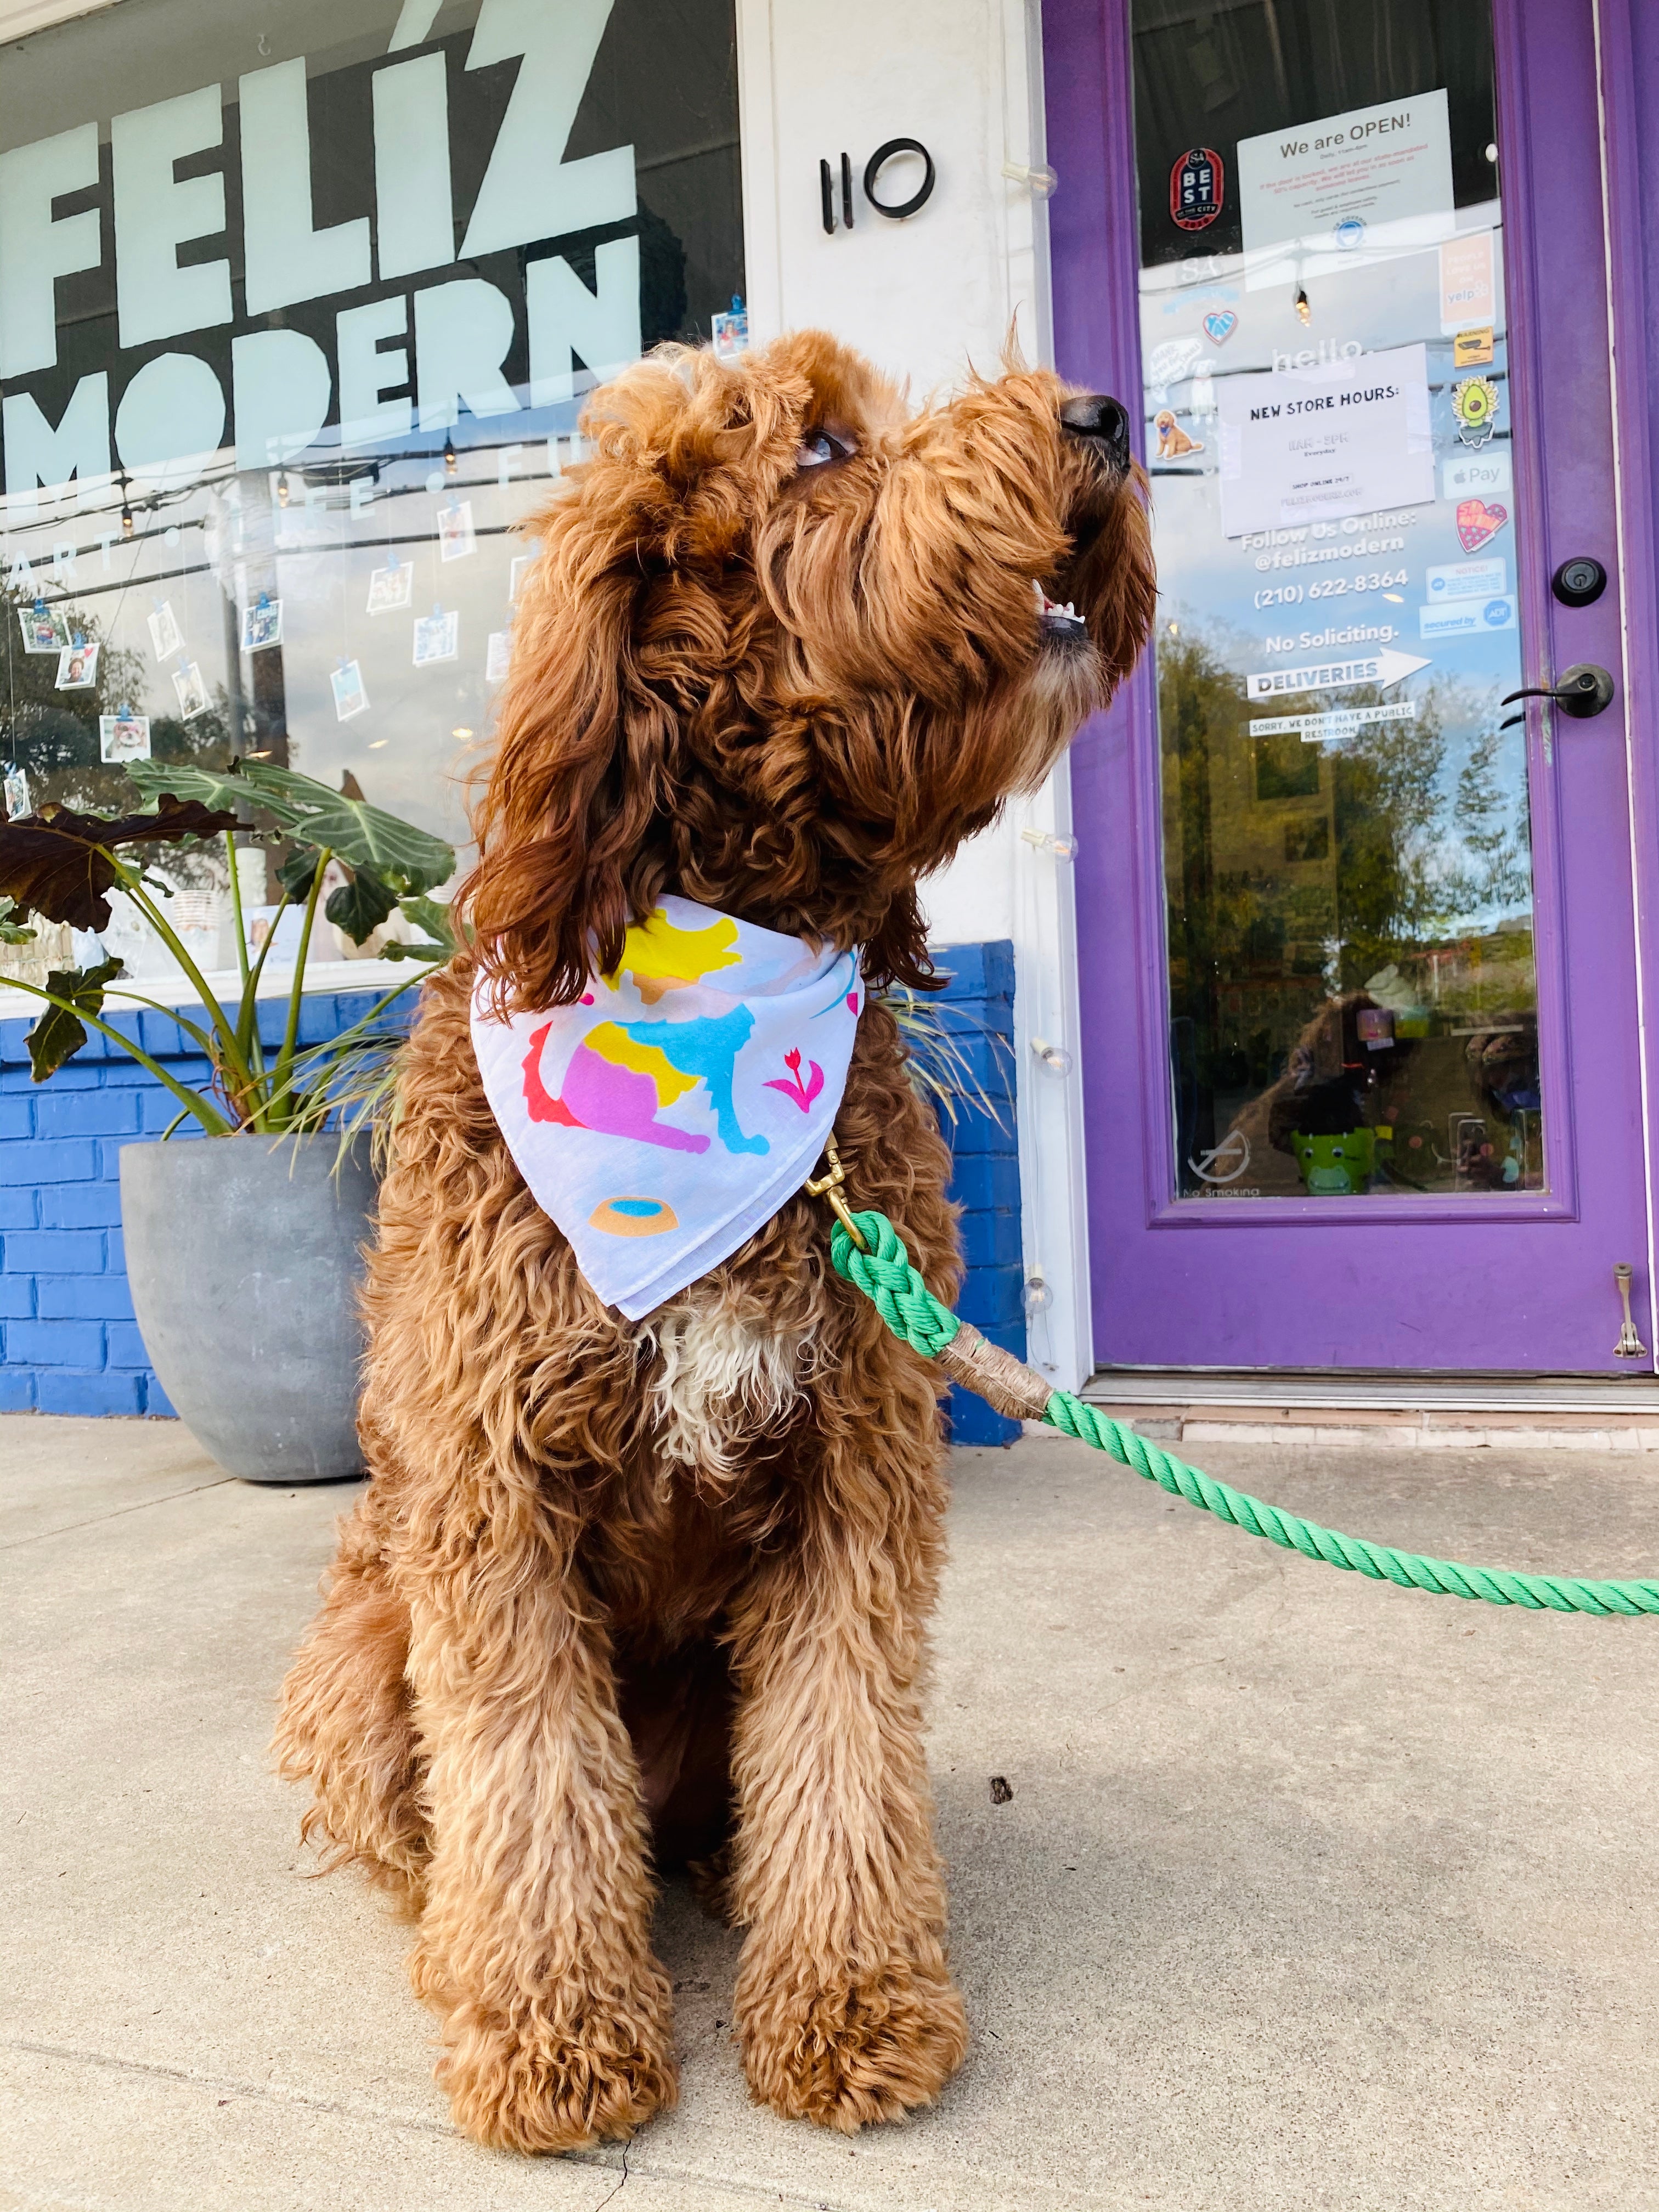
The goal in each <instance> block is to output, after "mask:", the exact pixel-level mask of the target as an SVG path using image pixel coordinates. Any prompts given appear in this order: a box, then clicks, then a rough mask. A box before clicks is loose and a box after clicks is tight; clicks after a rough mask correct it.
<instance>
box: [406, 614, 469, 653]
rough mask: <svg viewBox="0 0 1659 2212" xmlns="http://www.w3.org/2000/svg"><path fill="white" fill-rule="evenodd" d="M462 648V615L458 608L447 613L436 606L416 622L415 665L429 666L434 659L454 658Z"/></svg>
mask: <svg viewBox="0 0 1659 2212" xmlns="http://www.w3.org/2000/svg"><path fill="white" fill-rule="evenodd" d="M460 649H461V617H460V612H459V609H458V608H455V607H451V608H450V609H449V611H448V612H447V613H446V612H445V611H444V610H443V608H442V607H434V609H433V610H432V612H431V613H430V614H429V615H422V616H420V617H418V619H417V620H416V624H415V665H416V668H429V667H430V666H431V665H432V664H433V662H434V661H435V660H453V659H455V657H456V655H457V654H458V653H459V651H460Z"/></svg>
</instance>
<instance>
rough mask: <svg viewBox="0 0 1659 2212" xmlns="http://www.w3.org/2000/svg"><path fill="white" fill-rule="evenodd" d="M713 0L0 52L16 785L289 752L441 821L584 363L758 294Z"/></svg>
mask: <svg viewBox="0 0 1659 2212" xmlns="http://www.w3.org/2000/svg"><path fill="white" fill-rule="evenodd" d="M743 285H744V276H743V247H742V205H741V191H740V178H739V172H738V105H737V74H736V60H735V49H734V40H733V18H732V0H560V4H557V5H546V6H539V5H538V6H530V5H526V4H524V0H462V4H453V0H403V4H402V6H401V8H399V6H398V0H378V4H375V5H373V6H364V5H360V4H356V0H341V4H336V5H332V6H329V7H326V8H325V7H324V6H322V5H320V4H317V0H298V4H295V0H290V4H289V5H287V6H285V7H283V8H282V9H270V8H268V7H265V6H264V5H260V6H258V7H256V6H253V5H251V4H247V0H125V4H124V5H120V6H118V7H115V8H112V9H106V10H105V11H103V12H101V13H100V14H97V15H92V16H88V17H85V18H82V19H81V20H80V21H76V22H73V23H70V24H68V25H65V26H64V27H61V28H59V29H57V30H54V31H51V32H48V33H42V34H40V36H37V37H34V38H31V39H28V40H23V41H21V42H19V43H17V44H15V45H14V46H9V47H7V48H5V49H4V50H3V52H0V385H3V394H4V397H3V410H0V453H3V483H4V487H5V490H4V498H3V503H0V555H3V562H4V568H3V590H4V594H5V602H4V605H3V608H0V611H3V615H4V623H5V645H4V648H3V652H4V658H3V662H0V732H3V758H4V761H5V763H6V764H7V768H8V777H9V805H10V806H11V808H12V811H16V810H17V808H18V807H19V806H21V805H23V804H25V803H27V804H29V805H39V804H40V802H41V801H42V800H43V799H60V800H68V801H73V802H75V803H78V804H82V805H99V806H112V805H121V804H123V803H126V802H130V800H131V795H132V793H131V786H130V785H129V784H128V783H127V781H126V779H125V776H124V775H123V773H122V769H121V765H120V764H121V763H122V761H123V760H125V759H127V758H130V757H133V756H135V755H142V754H144V753H148V754H149V755H150V756H151V757H155V758H161V759H167V758H173V759H185V758H203V759H205V760H209V761H214V762H218V761H222V760H224V759H226V758H228V757H230V756H231V755H232V754H245V755H250V756H257V757H261V758H264V759H268V760H271V761H275V762H277V763H287V764H289V765H291V766H293V767H295V768H297V769H302V770H304V771H305V772H306V773H307V774H308V775H315V776H319V777H321V778H323V779H325V781H329V782H331V783H332V784H335V785H338V784H339V783H340V781H341V779H342V777H343V776H345V775H349V776H350V777H352V778H354V779H355V780H356V786H357V787H358V788H359V790H360V791H361V792H362V794H363V795H364V796H366V797H368V799H371V800H373V801H374V802H376V803H378V804H380V805H386V806H388V807H390V808H392V809H393V810H394V811H398V812H400V813H403V814H405V815H407V816H408V817H410V818H412V819H413V820H414V821H416V822H417V823H421V824H422V825H423V826H425V827H427V828H429V829H435V830H438V831H441V832H442V833H443V834H445V835H447V836H450V837H451V838H453V839H454V840H455V841H456V842H461V840H462V839H463V838H464V836H465V816H464V802H465V793H464V789H463V786H462V781H461V779H460V777H459V775H458V774H457V770H458V768H460V769H465V765H466V761H467V753H468V749H469V747H471V746H472V745H473V744H474V743H475V741H482V739H483V738H484V736H485V734H486V733H487V732H488V728H489V720H490V715H491V711H492V706H491V702H492V698H493V696H494V694H495V688H496V686H497V685H498V684H499V682H500V680H501V676H502V674H503V672H504V671H505V667H506V665H507V654H508V653H509V651H510V648H511V637H512V623H513V599H514V594H515V592H516V590H517V588H518V584H519V580H520V577H521V576H522V574H523V570H524V566H525V564H526V561H527V559H528V558H529V557H530V556H531V555H532V552H533V545H532V543H531V542H530V541H528V540H527V539H526V538H524V537H523V536H522V535H521V534H519V533H518V526H520V524H521V523H522V522H523V520H524V519H525V518H526V515H528V514H530V513H532V511H533V510H534V509H535V507H537V505H538V502H540V501H544V499H545V498H546V497H547V495H548V494H549V490H550V483H551V480H552V479H553V477H556V475H557V474H558V472H559V471H560V470H561V469H562V468H563V467H568V465H569V464H570V461H571V459H572V457H573V453H574V451H575V447H574V432H575V424H576V418H577V416H578V413H579V411H580V405H581V401H582V397H583V395H584V393H585V392H586V390H587V389H588V388H589V387H591V386H592V385H593V384H594V383H595V382H596V381H598V380H601V379H603V378H604V377H605V376H606V375H608V374H611V373H613V372H614V371H615V370H616V369H617V368H619V367H621V366H622V365H623V363H625V362H628V361H629V360H631V359H633V358H634V357H635V356H637V355H638V354H639V353H640V352H641V349H644V348H646V347H648V346H650V345H652V344H653V343H656V342H658V341H659V340H661V339H664V338H670V337H684V338H687V339H690V340H694V341H703V342H707V341H708V340H709V339H710V338H711V337H713V338H714V340H715V342H716V343H717V344H719V345H720V346H721V347H723V348H726V349H732V348H735V346H736V345H737V344H738V343H740V340H741V336H742V331H743V324H742V317H741V313H740V306H741V301H740V295H741V294H742V291H743Z"/></svg>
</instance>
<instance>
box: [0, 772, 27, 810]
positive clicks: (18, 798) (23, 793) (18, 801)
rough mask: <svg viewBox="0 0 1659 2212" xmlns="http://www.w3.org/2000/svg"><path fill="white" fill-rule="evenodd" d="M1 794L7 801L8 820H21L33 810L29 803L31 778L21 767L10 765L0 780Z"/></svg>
mask: <svg viewBox="0 0 1659 2212" xmlns="http://www.w3.org/2000/svg"><path fill="white" fill-rule="evenodd" d="M0 794H3V796H4V799H5V802H6V819H7V821H8V822H21V820H22V818H23V817H24V816H25V815H26V814H27V813H29V812H30V811H32V810H31V808H30V805H29V780H28V778H27V776H26V775H24V773H23V771H22V769H21V768H17V767H15V766H13V767H9V768H8V769H6V771H5V775H4V779H3V781H0Z"/></svg>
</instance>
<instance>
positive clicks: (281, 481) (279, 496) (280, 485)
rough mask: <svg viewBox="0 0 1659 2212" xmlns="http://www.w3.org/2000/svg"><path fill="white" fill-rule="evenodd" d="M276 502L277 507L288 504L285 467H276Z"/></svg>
mask: <svg viewBox="0 0 1659 2212" xmlns="http://www.w3.org/2000/svg"><path fill="white" fill-rule="evenodd" d="M276 504H277V506H278V507H286V506H287V505H288V471H287V470H286V469H278V470H277V471H276Z"/></svg>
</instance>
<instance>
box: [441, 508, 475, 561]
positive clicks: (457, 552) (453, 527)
mask: <svg viewBox="0 0 1659 2212" xmlns="http://www.w3.org/2000/svg"><path fill="white" fill-rule="evenodd" d="M477 550H478V538H477V532H476V531H475V530H474V529H473V527H472V502H471V500H470V499H452V500H451V501H450V502H449V504H448V506H447V507H440V508H439V509H438V557H439V559H440V560H441V561H465V559H466V558H467V556H468V555H469V554H472V553H476V552H477Z"/></svg>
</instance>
